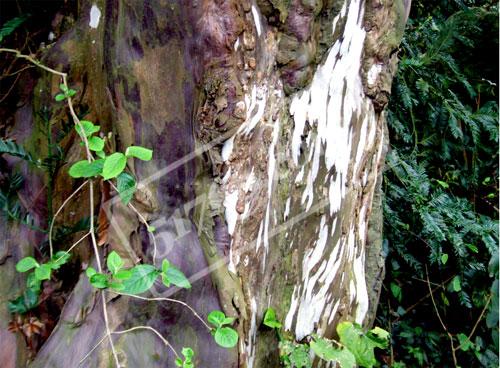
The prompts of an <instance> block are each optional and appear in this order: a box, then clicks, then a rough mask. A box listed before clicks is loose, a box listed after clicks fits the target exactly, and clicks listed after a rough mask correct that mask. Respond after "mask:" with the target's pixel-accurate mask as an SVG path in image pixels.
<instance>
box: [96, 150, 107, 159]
mask: <svg viewBox="0 0 500 368" xmlns="http://www.w3.org/2000/svg"><path fill="white" fill-rule="evenodd" d="M95 154H96V155H97V157H99V158H106V154H105V153H104V151H97V152H96V153H95Z"/></svg>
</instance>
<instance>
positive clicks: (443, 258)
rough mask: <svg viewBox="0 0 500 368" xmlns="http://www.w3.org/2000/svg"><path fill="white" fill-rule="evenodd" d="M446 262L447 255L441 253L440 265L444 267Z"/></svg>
mask: <svg viewBox="0 0 500 368" xmlns="http://www.w3.org/2000/svg"><path fill="white" fill-rule="evenodd" d="M446 262H448V254H447V253H443V254H442V255H441V263H442V264H444V265H445V264H446Z"/></svg>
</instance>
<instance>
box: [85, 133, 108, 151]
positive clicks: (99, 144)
mask: <svg viewBox="0 0 500 368" xmlns="http://www.w3.org/2000/svg"><path fill="white" fill-rule="evenodd" d="M88 142H89V149H90V150H91V151H96V152H100V151H102V150H103V148H104V139H102V138H99V137H96V136H92V137H90V138H89V139H88Z"/></svg>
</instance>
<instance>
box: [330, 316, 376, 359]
mask: <svg viewBox="0 0 500 368" xmlns="http://www.w3.org/2000/svg"><path fill="white" fill-rule="evenodd" d="M337 333H338V335H339V337H340V342H341V343H342V344H343V345H344V346H345V347H346V348H347V349H349V351H350V352H351V353H352V354H353V355H354V356H355V358H356V363H357V364H358V365H359V366H361V367H373V366H374V365H376V364H377V361H376V359H375V353H374V349H375V348H381V349H384V348H385V347H386V341H385V340H383V341H381V340H380V339H378V338H377V339H374V338H370V337H368V336H366V335H365V334H364V333H363V330H361V327H359V326H358V325H354V324H353V323H352V322H347V321H345V322H341V323H339V324H338V325H337Z"/></svg>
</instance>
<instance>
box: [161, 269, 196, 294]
mask: <svg viewBox="0 0 500 368" xmlns="http://www.w3.org/2000/svg"><path fill="white" fill-rule="evenodd" d="M164 275H165V276H166V278H167V279H168V281H170V282H171V283H172V284H174V285H175V286H178V287H181V288H186V289H190V288H191V284H190V283H189V280H188V279H187V278H186V276H185V275H184V274H183V273H182V271H181V270H179V269H177V268H175V267H173V266H170V267H169V268H168V269H167V272H166V273H164Z"/></svg>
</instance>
